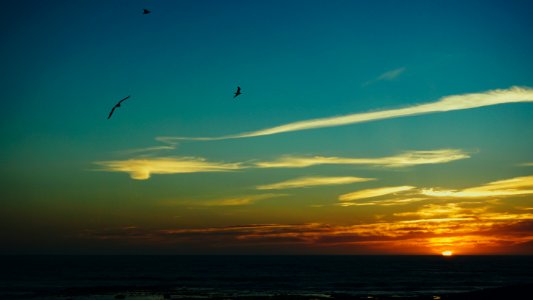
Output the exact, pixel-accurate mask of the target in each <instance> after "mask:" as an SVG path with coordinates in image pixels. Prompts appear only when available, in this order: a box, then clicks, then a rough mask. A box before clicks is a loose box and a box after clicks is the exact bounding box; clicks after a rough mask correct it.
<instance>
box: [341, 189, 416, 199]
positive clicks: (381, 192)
mask: <svg viewBox="0 0 533 300" xmlns="http://www.w3.org/2000/svg"><path fill="white" fill-rule="evenodd" d="M414 188H415V187H414V186H406V185H404V186H390V187H381V188H375V189H367V190H360V191H357V192H353V193H348V194H344V195H340V196H339V201H341V202H346V201H355V200H360V199H366V198H373V197H379V196H385V195H390V194H395V193H399V192H405V191H408V190H411V189H414Z"/></svg>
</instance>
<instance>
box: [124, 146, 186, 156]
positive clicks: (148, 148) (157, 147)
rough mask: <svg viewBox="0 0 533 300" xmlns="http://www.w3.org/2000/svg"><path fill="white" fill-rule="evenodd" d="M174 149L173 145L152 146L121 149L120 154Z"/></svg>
mask: <svg viewBox="0 0 533 300" xmlns="http://www.w3.org/2000/svg"><path fill="white" fill-rule="evenodd" d="M175 149H176V146H175V145H169V146H154V147H146V148H137V149H129V150H123V151H120V154H125V155H131V154H139V153H151V152H159V151H166V150H175Z"/></svg>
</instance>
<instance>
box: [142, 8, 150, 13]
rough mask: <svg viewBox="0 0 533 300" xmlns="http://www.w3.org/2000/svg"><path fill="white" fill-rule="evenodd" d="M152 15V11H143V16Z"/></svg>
mask: <svg viewBox="0 0 533 300" xmlns="http://www.w3.org/2000/svg"><path fill="white" fill-rule="evenodd" d="M149 13H151V11H149V10H147V9H146V8H144V9H143V15H147V14H149Z"/></svg>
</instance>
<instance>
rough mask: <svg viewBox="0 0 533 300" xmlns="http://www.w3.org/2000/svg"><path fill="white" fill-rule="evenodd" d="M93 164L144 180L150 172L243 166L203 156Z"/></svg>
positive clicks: (222, 169)
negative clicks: (207, 158) (215, 160)
mask: <svg viewBox="0 0 533 300" xmlns="http://www.w3.org/2000/svg"><path fill="white" fill-rule="evenodd" d="M95 164H97V165H100V166H102V169H100V170H101V171H108V172H125V173H129V174H130V176H131V178H133V179H137V180H146V179H148V178H150V176H151V175H152V174H178V173H196V172H224V171H233V170H239V169H242V168H243V166H242V164H240V163H216V162H208V161H206V160H205V159H203V158H196V157H178V158H173V157H161V158H138V159H128V160H112V161H100V162H95Z"/></svg>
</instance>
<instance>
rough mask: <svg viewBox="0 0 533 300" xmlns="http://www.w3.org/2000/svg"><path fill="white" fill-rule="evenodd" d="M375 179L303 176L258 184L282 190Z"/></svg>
mask: <svg viewBox="0 0 533 300" xmlns="http://www.w3.org/2000/svg"><path fill="white" fill-rule="evenodd" d="M370 180H375V179H374V178H361V177H301V178H295V179H290V180H286V181H282V182H277V183H273V184H267V185H260V186H257V189H258V190H282V189H294V188H304V187H311V186H320V185H339V184H350V183H355V182H365V181H370Z"/></svg>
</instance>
